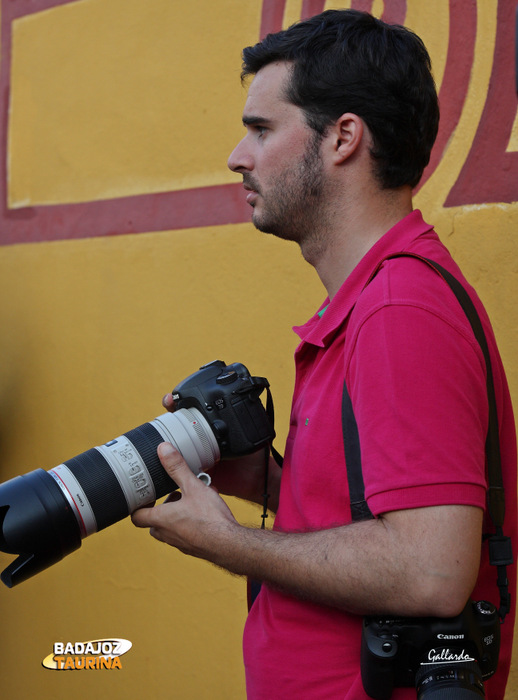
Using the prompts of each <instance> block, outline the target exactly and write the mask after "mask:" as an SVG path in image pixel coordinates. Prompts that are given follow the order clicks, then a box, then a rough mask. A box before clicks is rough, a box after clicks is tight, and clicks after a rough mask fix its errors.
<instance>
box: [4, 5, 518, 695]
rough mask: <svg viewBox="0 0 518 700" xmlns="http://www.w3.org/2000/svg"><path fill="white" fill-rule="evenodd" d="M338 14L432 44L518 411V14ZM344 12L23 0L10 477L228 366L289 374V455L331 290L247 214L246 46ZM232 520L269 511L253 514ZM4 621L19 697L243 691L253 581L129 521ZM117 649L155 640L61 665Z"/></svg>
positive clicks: (442, 181)
mask: <svg viewBox="0 0 518 700" xmlns="http://www.w3.org/2000/svg"><path fill="white" fill-rule="evenodd" d="M325 6H326V7H327V8H330V7H338V6H342V7H344V6H345V7H350V6H352V7H356V8H360V9H367V10H371V11H372V12H374V13H375V14H377V15H378V16H383V18H384V19H386V20H387V21H394V22H399V23H405V24H406V25H407V26H409V27H411V28H413V29H414V30H415V31H417V33H418V34H420V35H421V36H422V37H423V39H424V41H425V43H426V44H427V45H428V47H429V49H430V52H431V54H432V59H433V63H434V72H435V75H436V79H437V84H438V86H439V89H440V97H441V104H442V113H443V121H442V125H441V131H440V134H439V138H438V142H437V147H436V149H435V151H434V155H433V159H432V163H431V165H430V167H429V168H428V170H427V172H426V176H425V178H424V180H423V184H422V186H421V188H420V189H419V191H418V192H417V195H416V206H418V207H420V208H421V209H422V210H423V211H424V214H425V218H426V219H427V220H430V221H433V222H435V223H436V225H437V230H438V231H439V233H440V235H441V237H442V238H443V240H444V242H445V243H446V244H447V245H448V246H449V247H450V249H451V250H452V252H453V254H454V256H455V257H456V259H457V260H458V261H459V262H460V263H461V265H462V266H463V268H464V270H465V272H466V274H467V276H468V278H469V279H470V280H471V281H472V282H473V283H474V284H475V285H476V287H477V288H478V290H479V293H480V294H481V296H482V298H483V299H484V301H485V303H486V305H487V307H488V309H489V311H490V314H491V316H492V318H493V321H494V326H495V330H496V334H497V337H498V339H499V342H500V346H501V351H502V355H503V359H504V362H505V365H506V367H507V370H508V375H509V381H510V385H511V390H512V393H513V397H514V399H515V403H516V402H517V399H518V359H517V355H516V345H517V342H518V309H517V305H516V302H515V299H516V297H517V292H518V242H517V236H516V234H517V227H518V204H517V202H518V117H517V100H516V93H515V87H514V72H513V67H512V55H513V49H514V43H513V42H514V38H513V35H512V29H513V24H514V11H515V6H516V2H514V0H500V1H499V2H497V0H449V1H448V0H435V2H433V3H429V2H420V1H419V0H407V1H405V0H386V1H385V2H381V1H380V0H375V1H374V2H372V0H349V1H347V0H344V2H342V3H331V2H328V3H326V4H325ZM323 7H324V3H323V2H321V1H319V2H317V1H314V0H313V1H310V0H305V1H304V2H301V0H286V1H284V0H263V1H261V0H246V2H243V1H242V0H218V2H211V1H210V0H198V2H195V3H185V2H181V1H180V0H146V2H145V3H144V2H141V1H137V0H76V1H75V2H66V1H64V0H61V1H57V0H54V1H52V0H17V1H16V2H12V1H9V0H2V2H1V5H0V11H1V15H0V21H1V63H0V87H1V92H0V94H1V95H2V108H1V110H2V111H1V114H0V124H1V130H0V160H1V161H2V162H3V163H4V164H5V165H4V167H3V168H1V169H0V195H1V201H2V203H3V206H2V212H1V214H0V216H1V220H0V243H2V247H0V290H1V296H0V299H1V303H0V327H1V328H2V334H1V336H0V358H1V362H0V454H1V459H0V481H5V480H7V479H8V478H11V477H13V476H15V475H18V474H21V473H24V472H26V471H30V470H33V469H36V468H39V467H43V468H45V469H50V468H51V467H53V466H55V465H56V464H58V463H60V462H62V461H63V460H65V459H68V458H70V457H72V456H73V455H75V454H78V453H80V452H82V451H83V450H86V449H88V448H90V447H92V446H93V445H97V444H102V443H104V442H106V441H107V440H108V439H110V438H112V437H115V436H117V435H120V434H121V433H122V432H125V431H127V430H129V429H131V428H132V427H134V426H136V425H139V424H141V423H143V422H145V421H148V420H150V419H152V418H153V417H155V416H156V415H158V414H159V413H161V412H162V409H161V405H160V400H161V396H162V395H163V394H164V393H165V392H166V391H168V390H170V389H171V388H172V386H173V385H174V384H176V383H177V382H178V381H179V380H180V379H182V378H183V377H185V376H187V375H188V374H190V373H191V372H192V371H194V370H195V369H197V368H198V367H199V366H200V365H201V364H203V363H205V362H207V361H210V360H212V359H215V358H220V359H224V360H226V361H227V362H231V361H240V362H243V363H245V364H246V365H247V366H248V367H249V368H250V369H251V371H252V372H253V373H255V374H259V375H264V376H267V377H268V378H269V379H270V382H271V385H272V389H273V392H274V397H275V401H276V414H277V426H278V433H279V439H278V446H279V447H280V448H281V449H282V443H283V439H284V437H285V434H286V425H287V420H288V412H289V403H290V393H291V385H292V380H293V370H292V353H293V350H294V348H295V337H294V336H293V334H292V332H291V326H292V325H293V324H295V323H300V322H303V321H304V320H305V319H306V318H307V317H308V316H309V315H310V314H311V313H312V312H313V311H314V309H315V308H316V307H317V305H318V304H319V303H320V301H321V299H322V289H321V287H320V284H319V282H318V280H317V278H316V275H315V274H314V272H313V270H312V269H311V268H309V267H308V266H306V265H305V263H304V262H303V261H302V259H301V256H300V254H299V252H298V249H296V248H295V247H292V246H290V245H289V244H287V243H284V242H282V241H277V240H274V239H272V238H271V237H266V236H263V235H262V234H260V233H258V232H256V231H255V229H254V228H253V227H252V226H251V225H250V223H248V222H249V216H250V213H249V211H248V208H247V205H246V203H245V202H244V198H243V193H242V190H241V187H240V178H239V177H236V176H234V175H233V174H232V173H230V172H228V171H227V170H226V165H225V164H226V158H227V155H228V153H229V152H230V151H231V149H232V148H233V146H234V144H235V143H236V142H237V140H238V139H239V138H240V137H241V134H242V126H241V122H240V114H241V109H242V105H243V103H244V99H245V97H246V92H245V91H244V90H243V88H242V87H241V85H240V81H239V71H240V51H241V48H242V47H243V46H244V45H247V44H251V43H254V42H255V41H257V40H258V39H259V37H260V36H262V35H264V34H265V33H266V32H267V31H271V30H276V29H279V28H281V27H282V26H286V25H287V24H289V23H291V22H292V21H295V20H297V19H299V18H300V17H301V16H306V15H309V14H312V13H315V12H319V11H320V10H321V9H323ZM231 507H232V508H233V509H234V511H235V513H236V515H237V516H238V518H239V519H241V520H242V521H243V522H250V523H258V522H259V513H258V511H257V510H256V509H255V508H253V507H251V506H250V507H249V506H245V505H244V504H242V503H238V502H233V503H232V504H231ZM10 561H11V557H9V556H7V555H5V554H0V566H1V567H2V568H4V567H5V566H6V565H7V564H8V563H9V562H10ZM0 611H1V619H2V627H1V629H2V633H1V635H0V683H1V686H0V687H1V693H2V696H3V697H9V698H13V699H14V700H22V699H23V700H26V698H32V697H38V698H40V699H42V700H47V699H49V700H50V699H51V698H52V699H53V700H55V699H56V698H65V697H69V696H74V697H77V698H89V697H93V696H94V695H95V696H96V697H111V698H113V699H114V700H117V699H119V698H120V699H123V698H124V699H127V698H136V697H141V696H145V697H171V698H180V699H182V700H183V699H185V700H190V699H191V698H192V699H194V698H196V700H200V699H204V698H206V699H207V700H218V699H219V698H221V699H222V700H223V699H225V700H228V698H242V697H243V696H244V679H243V671H242V662H241V650H240V645H241V641H240V639H241V629H242V625H243V623H244V619H245V615H246V602H245V587H244V583H243V582H242V581H241V580H240V579H237V578H233V577H231V576H228V575H226V574H225V573H223V572H221V571H219V570H217V569H215V568H214V567H212V566H210V565H209V564H206V563H204V562H200V561H197V560H192V559H189V558H186V557H184V556H182V555H181V554H179V553H177V552H175V551H173V550H171V549H170V548H166V547H164V546H163V545H161V544H159V543H158V542H156V541H154V540H153V539H152V538H150V537H149V536H148V534H147V533H146V532H145V531H137V530H135V529H134V528H133V526H132V525H131V523H130V522H129V521H123V522H120V523H118V524H116V525H114V526H112V527H111V528H108V529H107V530H105V531H103V532H101V533H98V534H96V535H93V536H92V537H90V538H89V539H87V540H86V541H85V542H84V544H83V546H82V548H81V550H80V551H78V552H76V553H74V554H72V555H70V556H69V557H67V558H66V559H65V560H64V561H63V562H61V563H60V564H58V565H56V566H54V567H52V568H51V569H48V570H47V571H46V572H44V573H42V574H40V575H39V576H37V577H35V578H33V579H31V580H29V581H27V582H25V583H24V584H22V585H20V586H19V587H17V588H14V589H12V590H8V589H7V588H4V587H2V589H0ZM112 637H118V638H124V639H128V640H130V641H131V642H132V644H133V646H132V649H131V650H130V651H129V652H128V653H127V654H126V655H124V656H123V657H121V664H122V668H121V669H120V670H114V671H107V670H104V671H96V672H93V671H92V672H90V673H80V672H78V671H76V672H69V673H59V672H56V671H50V670H47V669H45V668H43V667H42V666H41V662H42V660H43V659H44V658H45V657H47V656H48V655H49V654H50V653H51V652H52V650H53V645H54V643H55V642H60V641H61V642H66V641H70V642H76V641H77V642H80V641H87V640H96V639H106V638H112ZM515 656H516V655H515ZM516 659H517V661H516V663H515V673H514V675H513V679H512V682H511V684H510V687H509V691H508V695H507V697H508V698H518V675H517V672H516V668H518V657H516Z"/></svg>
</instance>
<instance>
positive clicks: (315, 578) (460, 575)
mask: <svg viewBox="0 0 518 700" xmlns="http://www.w3.org/2000/svg"><path fill="white" fill-rule="evenodd" d="M164 450H165V451H164ZM159 454H160V455H161V459H162V464H163V465H164V467H165V468H166V469H167V471H168V473H169V475H170V476H171V478H173V480H174V481H176V483H178V484H179V486H180V488H181V492H182V496H181V499H180V500H175V502H172V503H167V502H166V503H164V504H161V505H158V506H156V507H154V508H144V509H141V510H139V511H136V512H135V513H134V514H133V516H132V519H133V522H134V523H135V524H136V525H137V526H139V527H149V528H150V532H151V534H152V535H153V536H154V537H156V538H157V539H158V540H160V541H162V542H166V543H167V544H170V545H171V546H174V547H177V548H178V549H180V550H181V551H182V552H184V553H186V554H190V555H192V556H196V557H199V558H202V559H206V560H207V561H211V562H213V563H214V564H216V565H218V566H221V567H223V568H225V569H227V570H228V571H230V572H232V573H235V574H240V575H244V576H250V577H252V578H254V579H258V580H263V581H267V582H269V583H270V584H271V585H272V586H275V587H277V588H279V589H281V590H283V591H285V592H287V593H290V594H293V595H296V596H300V597H303V598H306V599H310V600H313V601H314V602H317V603H321V604H325V605H332V606H335V607H338V608H342V609H345V610H349V611H351V612H354V613H359V614H364V613H367V614H369V613H385V614H399V615H409V616H416V615H417V616H422V615H438V616H445V617H446V616H453V615H456V614H457V613H458V612H460V611H461V610H462V608H463V607H464V604H465V603H466V601H467V599H468V597H469V595H470V593H471V591H472V589H473V586H474V584H475V581H476V577H477V572H478V567H479V562H480V542H481V530H482V511H481V510H480V509H478V508H475V507H472V506H454V505H453V506H449V505H448V506H437V507H430V508H418V509H414V510H402V511H394V512H391V513H387V514H385V515H384V516H383V517H381V518H378V519H376V520H368V521H363V522H360V523H353V524H351V525H346V526H341V527H336V528H333V529H329V530H320V531H318V532H305V533H281V532H274V531H270V530H256V529H252V528H247V527H243V526H242V525H240V524H239V523H237V521H236V520H235V519H234V517H233V515H232V513H231V512H230V510H229V509H228V506H227V505H226V504H225V502H224V501H223V500H222V498H221V497H220V496H219V495H218V493H217V492H216V491H214V490H213V489H211V488H208V487H206V486H204V485H203V484H202V483H201V482H200V481H199V480H198V479H196V477H195V476H194V475H193V474H192V472H191V471H190V469H189V467H188V466H187V465H186V463H185V461H184V460H183V459H182V458H181V456H180V455H179V454H178V453H175V452H174V451H172V448H170V447H166V448H164V446H160V448H159Z"/></svg>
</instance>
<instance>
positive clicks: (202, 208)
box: [0, 0, 283, 245]
mask: <svg viewBox="0 0 518 700" xmlns="http://www.w3.org/2000/svg"><path fill="white" fill-rule="evenodd" d="M66 4H69V3H68V2H67V0H2V2H1V34H0V35H1V44H2V45H1V51H2V57H1V65H0V94H1V95H2V96H3V98H4V100H3V108H2V111H1V114H0V121H1V127H0V163H1V164H2V167H1V168H0V197H1V202H2V210H1V225H0V245H6V244H15V243H34V242H40V241H53V240H65V239H72V238H90V237H94V236H111V235H117V234H128V233H143V232H148V231H165V230H175V229H183V228H193V227H202V226H219V225H223V224H235V223H242V222H245V221H250V217H251V210H250V207H249V206H248V205H247V204H246V201H245V192H244V190H243V188H242V186H241V184H239V183H236V184H223V185H215V186H212V187H200V188H194V189H189V190H180V191H176V192H164V193H158V194H143V195H137V196H132V197H121V198H117V199H109V200H101V201H94V202H86V203H79V204H66V205H45V206H34V207H26V208H21V209H8V208H7V130H8V115H9V93H10V72H11V45H12V23H13V21H14V20H15V19H17V18H19V17H23V16H25V15H29V14H33V13H35V12H41V11H43V10H48V9H50V8H52V7H57V6H59V5H66ZM275 4H283V3H275ZM270 19H271V18H270Z"/></svg>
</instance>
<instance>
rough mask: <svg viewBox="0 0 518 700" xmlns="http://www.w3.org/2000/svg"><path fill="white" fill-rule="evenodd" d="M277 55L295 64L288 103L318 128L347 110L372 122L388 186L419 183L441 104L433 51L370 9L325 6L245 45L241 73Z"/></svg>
mask: <svg viewBox="0 0 518 700" xmlns="http://www.w3.org/2000/svg"><path fill="white" fill-rule="evenodd" d="M275 61H288V62H291V63H292V64H293V72H292V76H291V80H290V83H289V86H288V90H287V98H288V100H289V101H290V102H292V103H293V104H295V105H297V106H298V107H300V108H301V109H302V110H304V112H305V116H306V120H307V123H308V125H309V126H310V127H312V128H313V129H314V130H315V131H316V132H318V133H319V134H321V135H322V134H324V133H325V132H326V130H327V128H328V127H329V126H330V125H331V124H333V123H334V122H335V121H336V120H337V119H338V117H340V116H341V115H342V114H344V113H345V112H352V113H354V114H357V115H358V116H359V117H361V118H362V119H363V120H364V121H365V123H366V124H367V126H368V128H369V131H370V132H371V135H372V139H373V148H372V151H371V153H372V157H373V158H374V161H375V173H376V176H377V178H378V180H379V182H380V184H381V186H382V187H383V188H387V189H390V188H397V187H401V186H403V185H410V186H411V187H415V186H416V185H417V183H418V182H419V180H420V178H421V175H422V173H423V170H424V168H425V167H426V165H427V164H428V162H429V160H430V151H431V150H432V146H433V143H434V141H435V137H436V136H437V129H438V124H439V104H438V100H437V93H436V90H435V83H434V80H433V77H432V74H431V63H430V56H429V55H428V52H427V50H426V47H425V46H424V44H423V42H422V41H421V39H420V38H419V37H418V36H417V35H416V34H414V33H413V32H411V31H410V30H409V29H406V28H405V27H401V26H399V25H389V24H385V23H384V22H382V21H381V20H379V19H376V18H375V17H372V16H371V15H369V14H367V13H366V12H359V11H357V10H327V11H326V12H322V13H321V14H319V15H316V16H315V17H311V18H310V19H308V20H305V21H302V22H299V23H297V24H294V25H292V26H291V27H289V28H288V29H285V30H283V31H280V32H277V33H276V34H268V36H266V37H265V39H263V41H261V42H259V43H258V44H256V45H255V46H249V47H248V48H246V49H244V51H243V72H242V78H243V79H244V78H245V77H246V76H248V75H250V74H255V73H257V72H258V71H259V70H260V69H261V68H263V67H264V66H266V65H267V64H269V63H273V62H275Z"/></svg>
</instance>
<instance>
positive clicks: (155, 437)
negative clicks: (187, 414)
mask: <svg viewBox="0 0 518 700" xmlns="http://www.w3.org/2000/svg"><path fill="white" fill-rule="evenodd" d="M124 435H125V437H127V438H128V440H130V442H131V443H132V444H133V445H134V447H135V449H136V450H137V452H138V453H139V454H140V456H141V458H142V460H143V462H144V464H145V465H146V467H147V469H148V472H149V474H150V476H151V480H152V482H153V485H154V487H155V494H156V497H157V498H161V497H162V496H165V495H166V494H167V493H171V491H176V489H177V488H178V485H177V484H175V482H174V481H173V480H172V479H171V477H170V476H169V475H168V473H167V472H166V471H165V469H164V467H163V466H162V465H161V464H160V460H159V458H158V455H157V452H156V450H157V447H158V446H159V445H160V443H162V442H164V438H163V437H162V436H161V435H160V433H159V432H158V430H157V429H156V428H155V427H154V426H152V425H151V423H144V424H143V425H139V427H138V428H134V429H133V430H130V431H129V433H125V434H124Z"/></svg>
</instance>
